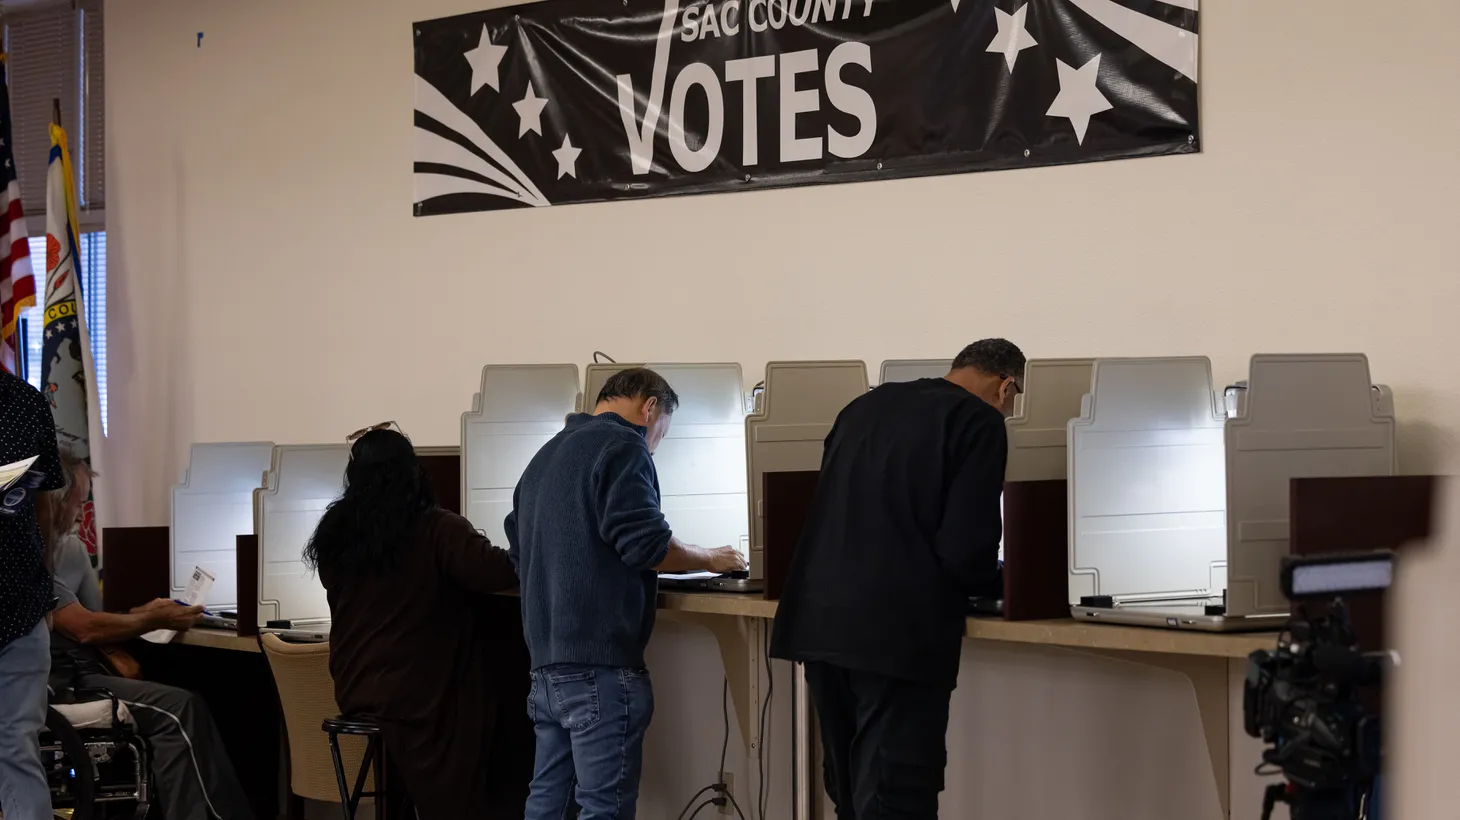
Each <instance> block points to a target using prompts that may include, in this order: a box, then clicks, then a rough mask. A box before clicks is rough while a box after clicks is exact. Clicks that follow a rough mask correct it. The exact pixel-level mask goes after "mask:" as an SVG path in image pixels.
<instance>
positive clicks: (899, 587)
mask: <svg viewBox="0 0 1460 820" xmlns="http://www.w3.org/2000/svg"><path fill="white" fill-rule="evenodd" d="M1024 363H1025V360H1024V354H1023V353H1022V352H1020V350H1019V348H1018V347H1016V346H1014V345H1013V344H1012V343H1010V342H1008V341H1005V340H1003V339H985V340H983V341H980V342H975V343H973V344H971V345H969V346H968V347H966V348H964V349H963V351H962V352H961V353H959V354H958V358H957V359H955V360H954V362H953V369H952V370H951V371H950V372H949V373H948V375H947V376H944V377H943V378H941V379H920V380H918V381H914V382H907V383H894V384H884V385H881V386H880V387H877V388H876V389H875V390H872V391H871V392H869V393H867V394H865V395H863V396H860V397H858V398H857V399H856V400H855V401H853V402H852V403H851V404H849V405H847V407H846V408H845V409H844V410H842V412H841V414H840V415H839V416H837V420H836V424H835V425H834V426H833V427H832V430H831V434H830V435H828V436H827V437H826V447H825V450H824V452H823V455H822V459H821V478H820V485H819V486H818V488H817V492H816V500H815V502H814V504H813V506H812V509H811V513H810V515H809V516H808V518H807V521H806V528H805V530H804V531H803V532H802V534H801V540H800V543H799V544H798V546H797V548H796V557H795V559H794V561H793V562H792V565H791V575H790V578H789V580H788V582H787V586H786V593H785V595H784V596H783V597H782V598H781V602H780V608H779V611H778V612H777V614H776V623H775V632H774V634H773V637H772V641H771V654H772V655H773V656H775V657H778V658H783V659H785V660H790V661H797V662H800V663H802V664H804V665H805V667H806V682H807V687H808V689H809V691H810V694H811V699H812V702H813V703H815V705H816V712H817V715H818V716H819V717H820V721H821V742H822V748H823V750H824V753H825V770H826V771H825V774H826V790H827V793H828V794H829V795H830V796H831V799H832V800H833V802H835V803H836V807H837V818H838V820H890V819H891V818H907V820H923V818H936V817H937V816H938V794H939V793H940V792H941V791H942V790H943V769H944V766H945V765H946V763H947V751H946V748H945V744H944V736H945V735H946V734H947V730H948V702H949V699H950V698H951V696H952V693H953V687H954V686H955V684H956V683H957V679H958V660H959V655H960V652H961V649H962V639H963V620H964V616H965V614H966V612H967V606H968V598H969V596H972V595H988V594H997V589H998V583H999V576H1000V572H999V560H998V550H999V540H1000V536H1001V534H1002V532H1003V521H1002V516H1001V514H1000V511H999V497H1000V494H1001V493H1002V492H1003V484H1004V464H1005V461H1006V459H1007V456H1008V439H1007V435H1006V433H1005V429H1004V418H1005V416H1007V415H1008V414H1009V413H1010V412H1012V410H1013V406H1014V396H1016V395H1018V393H1019V392H1020V391H1021V390H1022V384H1023V379H1024Z"/></svg>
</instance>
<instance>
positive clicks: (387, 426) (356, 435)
mask: <svg viewBox="0 0 1460 820" xmlns="http://www.w3.org/2000/svg"><path fill="white" fill-rule="evenodd" d="M376 430H394V431H396V432H397V433H400V432H401V429H400V425H399V424H396V423H395V422H393V421H382V422H381V423H379V424H374V425H371V426H369V427H361V428H360V429H359V430H356V431H355V432H353V433H351V434H350V435H348V436H345V443H346V444H354V443H355V442H356V441H359V440H360V438H361V437H362V436H364V435H365V434H366V433H373V432H375V431H376ZM402 435H404V433H402Z"/></svg>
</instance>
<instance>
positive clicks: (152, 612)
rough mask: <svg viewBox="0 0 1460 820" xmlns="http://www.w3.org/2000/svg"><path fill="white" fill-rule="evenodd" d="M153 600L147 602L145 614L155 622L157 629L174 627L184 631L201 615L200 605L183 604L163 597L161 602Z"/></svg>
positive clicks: (195, 623)
mask: <svg viewBox="0 0 1460 820" xmlns="http://www.w3.org/2000/svg"><path fill="white" fill-rule="evenodd" d="M153 604H157V602H156V601H153V602H152V604H148V605H147V606H148V609H147V615H148V616H149V618H150V619H151V620H152V622H153V624H155V628H157V629H175V630H178V631H180V632H181V631H186V630H188V629H192V628H193V627H194V626H196V625H197V623H198V621H199V620H200V619H202V617H203V608H202V607H200V606H183V605H181V604H179V603H177V602H176V601H167V600H165V599H164V601H163V603H162V604H158V605H156V606H154V605H153Z"/></svg>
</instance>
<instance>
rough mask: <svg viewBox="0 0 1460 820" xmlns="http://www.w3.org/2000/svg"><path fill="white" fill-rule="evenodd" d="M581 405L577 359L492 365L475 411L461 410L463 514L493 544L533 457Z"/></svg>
mask: <svg viewBox="0 0 1460 820" xmlns="http://www.w3.org/2000/svg"><path fill="white" fill-rule="evenodd" d="M578 407H579V397H578V367H577V365H572V364H545V365H487V366H486V367H483V368H482V381H481V388H480V390H478V392H477V394H476V395H475V396H473V397H472V402H471V410H469V411H467V412H465V413H462V414H461V465H462V467H461V505H462V515H464V516H466V518H467V520H469V521H471V522H472V525H473V526H475V527H476V528H477V529H478V530H480V531H481V532H483V533H485V534H486V536H487V538H489V539H491V541H492V543H493V544H497V545H499V546H501V547H503V548H505V547H506V546H507V535H506V532H505V530H504V529H503V527H502V522H503V520H504V519H506V517H507V513H509V512H511V511H512V491H513V490H515V489H516V488H517V481H518V479H520V478H521V477H522V471H523V470H525V469H527V464H528V462H530V461H532V457H533V456H534V455H536V454H537V451H538V450H540V449H542V446H543V445H544V444H546V443H547V442H548V440H549V439H551V438H552V437H553V436H555V435H557V434H558V433H559V432H560V431H561V430H562V429H563V421H564V420H565V419H566V418H567V417H568V416H569V415H570V414H572V413H573V412H575V411H576V410H577V409H578Z"/></svg>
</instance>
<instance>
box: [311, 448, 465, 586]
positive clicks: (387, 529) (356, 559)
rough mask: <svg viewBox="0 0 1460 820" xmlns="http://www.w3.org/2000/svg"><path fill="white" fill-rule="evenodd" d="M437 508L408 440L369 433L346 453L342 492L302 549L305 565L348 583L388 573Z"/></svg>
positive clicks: (428, 484)
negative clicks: (426, 517)
mask: <svg viewBox="0 0 1460 820" xmlns="http://www.w3.org/2000/svg"><path fill="white" fill-rule="evenodd" d="M435 506H436V498H435V495H434V494H433V493H432V492H431V483H430V481H429V479H427V477H426V470H425V468H424V467H422V466H421V462H420V460H419V459H417V458H416V451H415V448H413V447H412V446H411V440H410V439H408V438H406V437H405V436H404V435H402V434H401V433H398V432H396V431H395V430H371V431H370V432H368V433H366V434H365V435H363V436H361V437H360V438H359V440H357V441H356V442H355V443H354V445H353V446H352V447H351V448H350V463H349V465H348V466H346V467H345V492H344V494H343V495H341V496H340V497H339V498H337V499H335V500H334V501H333V502H331V503H330V505H329V507H327V508H325V511H324V515H323V516H322V517H321V518H320V519H319V526H318V527H316V528H315V530H314V534H313V535H312V536H310V538H309V544H308V545H306V546H305V547H304V563H305V565H306V566H308V567H309V568H310V569H313V570H316V571H318V570H319V569H320V568H321V567H323V568H325V569H326V570H327V571H329V572H331V573H334V574H336V575H338V576H339V577H341V578H346V579H349V578H365V577H371V576H378V575H381V574H384V573H387V572H390V571H391V570H393V569H395V568H396V567H397V566H398V565H399V559H400V556H401V554H402V553H403V552H404V551H405V550H407V549H410V548H411V545H412V540H413V538H414V537H415V532H416V526H417V525H418V524H420V521H421V518H422V516H424V515H425V514H426V512H427V511H429V510H431V509H432V508H433V507H435Z"/></svg>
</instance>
